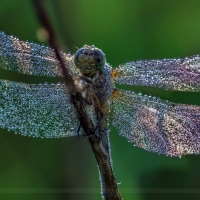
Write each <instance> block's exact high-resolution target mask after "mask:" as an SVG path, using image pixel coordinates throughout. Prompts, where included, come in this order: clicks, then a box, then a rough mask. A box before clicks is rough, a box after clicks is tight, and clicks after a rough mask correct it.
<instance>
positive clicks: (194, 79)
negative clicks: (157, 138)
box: [113, 55, 200, 91]
mask: <svg viewBox="0 0 200 200" xmlns="http://www.w3.org/2000/svg"><path fill="white" fill-rule="evenodd" d="M113 78H114V80H115V82H116V83H119V84H125V85H139V86H151V87H158V88H163V89H167V90H180V91H200V55H196V56H192V57H189V58H185V59H164V60H149V61H137V62H128V63H126V64H124V65H121V66H119V67H117V68H116V69H114V70H113Z"/></svg>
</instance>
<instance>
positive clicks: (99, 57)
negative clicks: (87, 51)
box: [93, 49, 105, 70]
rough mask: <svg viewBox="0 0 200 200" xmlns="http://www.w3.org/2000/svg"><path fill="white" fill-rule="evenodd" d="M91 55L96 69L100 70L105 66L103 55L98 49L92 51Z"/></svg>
mask: <svg viewBox="0 0 200 200" xmlns="http://www.w3.org/2000/svg"><path fill="white" fill-rule="evenodd" d="M93 55H94V60H95V66H96V69H97V70H101V69H102V68H103V67H104V65H105V54H104V53H103V52H102V51H101V50H100V49H94V52H93Z"/></svg>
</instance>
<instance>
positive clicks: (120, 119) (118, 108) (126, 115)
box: [112, 90, 200, 156]
mask: <svg viewBox="0 0 200 200" xmlns="http://www.w3.org/2000/svg"><path fill="white" fill-rule="evenodd" d="M112 109H113V115H112V118H113V125H114V127H116V128H117V130H118V131H119V133H120V134H121V135H122V136H124V137H126V138H127V139H128V141H130V142H132V143H133V144H134V145H135V146H138V147H141V148H143V149H146V150H148V151H153V152H156V153H158V154H165V155H169V156H182V155H185V154H198V153H199V152H200V107H198V106H194V105H184V104H175V103H171V102H168V101H164V100H161V99H160V98H157V97H152V96H147V95H141V94H136V93H134V92H131V91H122V90H116V91H115V92H114V95H113V108H112Z"/></svg>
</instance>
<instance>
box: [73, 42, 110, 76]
mask: <svg viewBox="0 0 200 200" xmlns="http://www.w3.org/2000/svg"><path fill="white" fill-rule="evenodd" d="M105 62H106V59H105V54H104V53H103V52H102V51H101V49H98V48H96V47H95V46H94V45H92V46H88V45H84V46H83V47H82V48H80V49H78V50H77V52H76V53H75V55H74V63H75V65H76V67H77V68H79V70H80V71H81V73H82V74H84V75H86V76H93V75H95V73H96V72H98V71H101V70H102V68H103V67H104V65H105Z"/></svg>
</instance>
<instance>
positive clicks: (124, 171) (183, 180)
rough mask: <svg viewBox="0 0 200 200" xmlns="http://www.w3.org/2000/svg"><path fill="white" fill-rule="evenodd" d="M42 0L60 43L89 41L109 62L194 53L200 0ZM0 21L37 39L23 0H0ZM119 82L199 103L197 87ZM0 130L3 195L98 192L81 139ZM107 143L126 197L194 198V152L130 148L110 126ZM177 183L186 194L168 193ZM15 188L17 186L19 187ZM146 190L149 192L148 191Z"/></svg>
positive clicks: (199, 180)
mask: <svg viewBox="0 0 200 200" xmlns="http://www.w3.org/2000/svg"><path fill="white" fill-rule="evenodd" d="M46 2H47V4H46V5H47V8H48V11H49V13H50V15H51V19H52V21H53V23H54V26H55V28H56V32H57V34H58V35H59V40H60V42H61V43H62V48H63V50H65V51H71V52H72V53H74V52H75V51H76V48H77V47H81V46H83V45H84V44H89V45H91V44H94V45H95V46H97V47H99V48H101V49H102V50H103V51H104V52H105V54H106V55H107V62H109V63H110V64H111V65H112V66H113V67H116V66H118V65H119V64H120V63H124V62H127V61H133V60H139V59H153V58H157V59H163V58H174V57H186V56H190V55H193V54H198V53H200V38H199V35H200V26H199V19H200V1H198V0H193V1H189V0H184V1H183V0H177V1H173V0H168V1H160V0H151V1H148V0H127V1H123V0H110V1H106V0H101V1H93V0H87V1H83V0H80V1H77V0H71V1H67V0H56V1H55V0H47V1H46ZM0 21H1V23H0V31H5V32H6V34H9V35H10V34H12V35H15V36H17V37H19V38H20V39H21V40H29V41H34V42H37V43H39V41H38V38H37V33H38V30H41V29H40V28H41V27H40V25H39V24H38V21H37V18H36V17H35V13H34V11H33V8H32V5H31V3H30V2H29V1H24V0H17V1H16V0H1V2H0ZM0 78H1V79H9V80H16V81H23V82H31V83H32V82H34V83H39V82H45V81H48V82H56V81H57V80H55V79H48V78H43V77H32V76H31V77H29V76H23V75H18V74H15V73H10V72H7V71H3V70H2V71H0ZM122 88H126V89H131V90H134V91H142V92H143V93H147V94H153V95H156V96H160V97H161V98H163V99H168V100H169V101H174V102H179V103H188V104H197V105H198V104H200V103H199V102H200V94H199V93H184V92H170V91H163V90H160V89H156V88H142V87H122ZM0 131H1V134H0V152H1V153H0V155H1V156H0V198H1V199H4V200H7V199H9V200H10V199H15V200H16V199H20V200H25V199H29V200H32V199H34V200H35V199H36V198H37V199H38V200H40V199H42V200H46V199H48V200H58V199H59V200H60V199H87V200H90V199H91V200H92V199H101V196H100V194H99V190H100V186H99V180H98V177H99V174H98V170H97V164H96V161H95V159H94V156H93V153H92V151H91V149H90V146H89V145H88V143H87V140H86V139H85V138H82V137H74V138H63V139H34V138H27V137H22V136H20V135H15V134H14V133H13V132H7V131H6V130H3V129H1V130H0ZM111 147H112V158H113V167H114V172H115V174H116V178H117V181H118V182H121V184H120V190H121V192H122V196H123V198H124V199H125V200H127V199H134V200H151V199H152V200H157V199H162V200H164V199H171V200H173V199H176V200H177V199H182V200H184V199H192V200H196V199H199V198H200V194H198V193H199V191H200V190H199V191H198V190H197V192H196V193H194V191H192V190H191V192H190V193H189V192H187V191H188V190H189V189H194V188H197V189H198V188H199V187H200V173H199V169H200V157H199V156H194V155H189V156H185V157H183V158H181V159H180V158H170V157H166V156H164V155H156V154H154V153H151V152H147V151H145V150H143V149H139V148H136V147H133V146H132V144H130V143H128V142H127V141H126V139H124V138H122V137H121V136H119V135H118V133H117V132H115V130H114V129H113V127H111ZM60 188H61V189H69V190H68V192H67V191H65V192H61V193H60V192H59V190H58V191H57V190H56V189H60ZM177 188H180V189H182V191H184V192H185V193H170V190H171V189H177ZM15 189H18V190H17V191H18V192H17V193H15V192H14V191H15ZM20 189H21V191H22V193H20V192H19V191H20ZM25 189H27V191H26V190H25ZM36 189H40V190H41V192H38V191H39V190H36ZM46 189H48V190H46ZM70 189H71V190H70ZM144 189H148V190H150V189H152V191H151V192H150V193H148V192H145V190H144ZM153 189H155V190H154V191H155V192H153ZM157 189H165V190H164V191H163V192H162V193H161V192H156V190H157ZM167 189H169V190H167ZM31 191H32V192H31ZM34 191H35V192H34ZM45 191H46V192H45ZM74 191H75V192H74Z"/></svg>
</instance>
